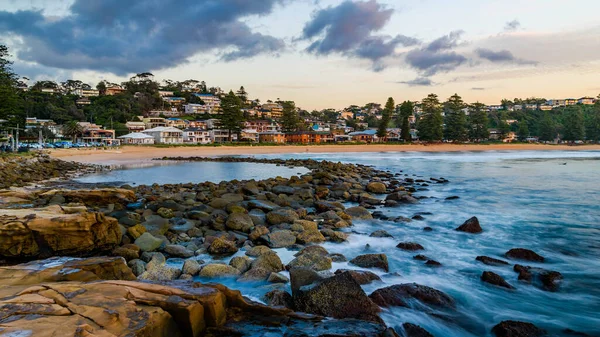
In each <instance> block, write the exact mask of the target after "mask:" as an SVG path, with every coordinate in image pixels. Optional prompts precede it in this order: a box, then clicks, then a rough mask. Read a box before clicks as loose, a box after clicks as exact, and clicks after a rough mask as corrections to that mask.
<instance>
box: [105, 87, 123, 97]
mask: <svg viewBox="0 0 600 337" xmlns="http://www.w3.org/2000/svg"><path fill="white" fill-rule="evenodd" d="M125 91H127V89H125V88H123V87H121V86H120V85H116V86H111V87H107V88H106V95H108V96H113V95H118V94H122V93H124V92H125Z"/></svg>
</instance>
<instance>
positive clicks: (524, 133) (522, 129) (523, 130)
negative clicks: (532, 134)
mask: <svg viewBox="0 0 600 337" xmlns="http://www.w3.org/2000/svg"><path fill="white" fill-rule="evenodd" d="M517 135H518V136H519V139H521V140H525V139H527V137H529V126H528V125H527V122H526V121H524V120H522V121H520V122H519V131H518V132H517Z"/></svg>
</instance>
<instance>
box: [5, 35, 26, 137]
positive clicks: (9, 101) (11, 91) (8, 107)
mask: <svg viewBox="0 0 600 337" xmlns="http://www.w3.org/2000/svg"><path fill="white" fill-rule="evenodd" d="M8 57H9V52H8V48H7V47H6V46H4V45H1V44H0V119H4V120H8V124H9V125H17V124H20V125H21V126H22V125H23V124H24V122H25V118H24V113H23V109H22V107H23V102H22V101H21V100H20V99H19V93H18V90H17V78H18V77H17V75H16V74H15V73H14V72H13V70H12V62H11V61H9V60H8Z"/></svg>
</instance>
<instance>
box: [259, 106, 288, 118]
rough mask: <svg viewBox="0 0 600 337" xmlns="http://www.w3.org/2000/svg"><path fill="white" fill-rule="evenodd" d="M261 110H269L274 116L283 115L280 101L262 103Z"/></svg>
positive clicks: (279, 116)
mask: <svg viewBox="0 0 600 337" xmlns="http://www.w3.org/2000/svg"><path fill="white" fill-rule="evenodd" d="M261 111H263V112H268V113H269V115H270V116H271V117H272V118H281V117H282V116H283V106H281V104H278V103H265V104H263V105H262V107H261Z"/></svg>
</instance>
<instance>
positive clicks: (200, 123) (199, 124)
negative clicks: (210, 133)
mask: <svg viewBox="0 0 600 337" xmlns="http://www.w3.org/2000/svg"><path fill="white" fill-rule="evenodd" d="M188 126H189V127H190V128H199V129H208V123H206V121H202V120H198V121H190V122H189V124H188Z"/></svg>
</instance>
